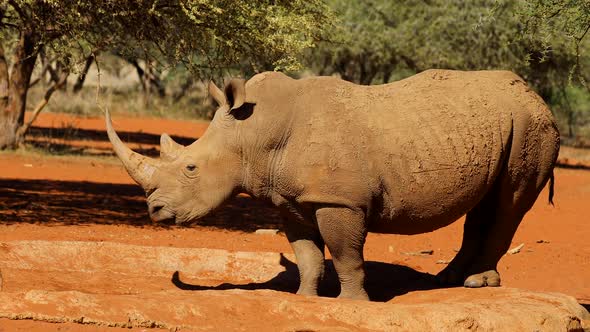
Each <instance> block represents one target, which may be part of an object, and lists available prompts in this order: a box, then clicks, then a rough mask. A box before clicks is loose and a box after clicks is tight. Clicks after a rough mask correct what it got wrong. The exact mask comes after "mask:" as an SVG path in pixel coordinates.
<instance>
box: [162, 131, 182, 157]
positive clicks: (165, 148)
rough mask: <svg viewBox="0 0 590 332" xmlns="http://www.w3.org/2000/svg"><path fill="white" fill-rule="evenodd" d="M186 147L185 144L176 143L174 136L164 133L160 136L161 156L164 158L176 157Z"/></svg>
mask: <svg viewBox="0 0 590 332" xmlns="http://www.w3.org/2000/svg"><path fill="white" fill-rule="evenodd" d="M182 148H184V146H183V145H181V144H178V143H176V142H175V141H174V140H173V139H172V137H170V136H169V135H168V134H166V133H164V134H162V136H160V157H161V158H164V159H176V158H177V157H178V155H179V153H180V151H182Z"/></svg>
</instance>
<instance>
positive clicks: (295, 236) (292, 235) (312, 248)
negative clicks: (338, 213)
mask: <svg viewBox="0 0 590 332" xmlns="http://www.w3.org/2000/svg"><path fill="white" fill-rule="evenodd" d="M285 233H286V235H287V239H288V240H289V243H290V244H291V247H292V248H293V251H294V252H295V257H296V258H297V268H298V269H299V280H300V282H299V289H298V290H297V294H300V295H312V296H314V295H318V285H319V283H320V280H321V279H322V278H323V276H324V241H323V240H322V237H321V235H320V232H319V231H318V230H317V229H314V228H312V227H309V226H306V225H303V224H301V223H298V222H296V221H290V222H287V224H286V230H285Z"/></svg>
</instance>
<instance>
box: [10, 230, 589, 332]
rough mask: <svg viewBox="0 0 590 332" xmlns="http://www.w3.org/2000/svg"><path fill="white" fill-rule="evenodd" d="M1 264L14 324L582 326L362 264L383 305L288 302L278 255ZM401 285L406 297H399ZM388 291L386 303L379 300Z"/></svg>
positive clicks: (503, 296) (166, 253)
mask: <svg viewBox="0 0 590 332" xmlns="http://www.w3.org/2000/svg"><path fill="white" fill-rule="evenodd" d="M0 261H2V262H3V264H4V267H3V272H4V276H5V285H6V287H5V289H4V291H3V292H2V293H0V318H10V319H17V320H22V319H35V320H42V321H50V322H56V323H83V324H87V325H88V324H89V325H97V326H105V327H144V328H165V329H171V330H199V331H217V330H219V329H224V330H232V331H237V330H242V331H249V330H252V329H259V328H263V329H264V330H275V331H276V330H279V331H296V330H299V331H303V330H305V331H318V330H324V331H333V330H341V331H350V330H391V329H401V330H416V331H418V330H420V331H423V330H432V331H435V330H455V329H465V328H467V329H469V328H478V329H483V330H492V329H503V330H521V331H522V330H536V329H547V330H567V331H570V330H571V331H575V330H576V329H580V328H581V327H582V326H583V325H587V324H588V323H589V322H588V319H590V314H588V313H587V312H586V311H585V309H583V308H582V307H581V306H579V305H578V304H577V303H576V301H575V299H573V298H571V297H567V296H563V295H556V294H544V293H535V292H529V291H522V290H517V289H513V288H500V289H477V290H467V289H463V288H456V289H435V288H436V285H435V284H434V283H433V280H432V279H431V278H430V276H429V275H427V274H422V273H419V272H417V271H415V270H412V269H410V268H407V267H403V266H395V265H389V264H383V263H377V262H369V263H368V264H367V268H368V272H369V273H371V275H373V278H372V280H369V285H370V286H371V287H369V288H368V291H369V293H370V294H371V295H372V297H373V298H376V299H377V300H381V301H387V303H377V302H373V303H367V302H362V301H346V300H335V299H327V298H317V297H303V296H295V295H292V294H287V293H285V290H292V286H293V285H296V282H297V275H298V274H297V270H296V268H295V266H294V263H293V262H292V261H293V257H292V255H284V254H278V253H260V252H259V253H252V252H239V251H238V252H229V251H226V250H220V249H203V248H170V247H154V246H137V245H128V244H120V243H112V242H74V241H11V242H0ZM328 275H329V277H328V280H330V279H331V280H332V281H331V282H328V283H329V285H327V286H328V287H324V288H329V289H332V290H334V291H335V290H336V288H335V287H333V286H336V285H335V282H334V281H335V273H334V270H333V269H332V268H329V269H328ZM402 275H406V280H401V279H400V276H402ZM41 278H43V279H44V280H51V281H52V283H46V282H43V281H41V280H39V279H41ZM393 280H395V281H396V282H395V284H393V283H392V282H391V281H393ZM42 285H44V286H45V287H42ZM103 285H104V286H103ZM109 285H110V287H109ZM408 286H409V287H410V288H411V289H412V290H413V291H412V292H406V291H407V290H408V289H403V287H408ZM98 289H109V291H108V292H104V291H102V290H101V291H98V292H97V290H98ZM384 290H385V294H386V295H387V296H386V297H384V298H379V297H380V296H383V295H384ZM419 290H428V291H422V292H421V291H419ZM191 291H192V292H191ZM393 296H395V297H393ZM525 312H526V316H523V315H522V313H525ZM426 313H427V314H426ZM270 322H272V324H270Z"/></svg>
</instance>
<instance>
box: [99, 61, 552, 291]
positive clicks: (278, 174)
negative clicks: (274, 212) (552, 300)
mask: <svg viewBox="0 0 590 332" xmlns="http://www.w3.org/2000/svg"><path fill="white" fill-rule="evenodd" d="M210 94H211V96H212V97H213V98H214V99H215V100H216V101H217V102H218V103H219V105H220V106H219V109H218V110H217V112H216V114H215V117H214V119H213V121H212V122H211V125H210V126H209V128H208V130H207V132H206V133H205V134H204V135H203V137H201V138H200V139H199V140H198V141H196V142H195V143H193V144H191V145H190V146H187V147H184V146H181V145H179V144H177V143H175V142H173V141H172V140H171V139H170V137H169V136H168V135H166V134H163V135H162V138H161V145H162V146H161V158H160V159H158V160H156V159H150V158H146V157H143V156H141V155H139V154H137V153H135V152H132V151H131V150H129V149H128V148H127V147H126V146H125V145H124V144H123V143H121V141H120V140H119V138H118V137H117V135H116V133H115V131H114V130H113V128H112V124H111V120H110V117H109V115H108V113H107V127H108V133H109V138H110V140H111V142H112V143H113V145H114V148H115V151H116V153H117V155H118V156H119V158H120V159H121V160H122V162H123V163H124V165H125V167H126V168H127V170H128V172H129V174H130V175H131V176H132V177H133V178H134V179H135V181H136V182H138V183H139V184H140V185H141V186H142V187H143V188H144V189H145V190H146V193H147V195H148V198H147V202H148V206H149V213H150V215H151V218H152V219H153V220H154V221H161V220H165V219H170V218H174V219H175V220H176V222H177V223H183V222H188V221H191V220H195V219H198V218H200V217H202V216H204V215H206V214H208V213H209V212H210V211H212V210H214V209H215V208H217V207H218V206H220V205H221V204H222V203H223V202H224V201H226V200H227V199H228V198H230V197H232V196H233V195H235V194H236V193H239V192H245V193H248V194H250V195H252V196H253V197H257V198H262V199H267V200H270V201H271V202H272V203H274V204H275V205H276V206H277V207H279V208H280V209H281V210H282V211H283V212H284V213H285V215H287V216H288V222H287V223H286V225H285V232H286V235H287V238H288V240H289V242H290V243H291V245H292V247H293V250H294V252H295V254H296V257H297V263H298V267H299V271H300V275H301V284H300V286H299V290H298V292H297V293H298V294H305V295H317V287H318V282H319V280H320V279H321V278H322V275H323V272H324V246H325V245H327V247H328V249H329V250H330V253H331V255H332V257H333V260H334V266H335V268H336V270H337V273H338V276H339V279H340V283H341V293H340V297H344V298H354V299H368V296H367V293H366V292H365V289H364V280H365V272H364V268H363V264H364V261H363V245H364V242H365V238H366V235H367V232H369V231H371V232H381V233H394V234H418V233H425V232H431V231H433V230H436V229H438V228H440V227H444V226H446V225H448V224H450V223H452V222H453V221H455V220H457V219H458V218H459V217H461V216H462V215H465V214H467V218H466V222H465V229H464V236H463V243H462V246H461V249H460V251H459V253H458V254H457V256H456V257H455V258H454V260H453V261H452V262H451V263H450V264H449V265H448V266H447V267H446V268H445V269H444V270H443V271H441V272H440V273H439V275H438V276H437V277H438V279H439V280H440V281H441V282H444V283H463V284H464V285H465V286H467V287H483V286H498V285H499V284H500V277H499V275H498V273H497V271H496V266H497V263H498V261H499V259H500V258H501V257H502V255H503V254H504V253H505V252H506V250H507V249H508V247H509V245H510V242H511V240H512V237H513V235H514V233H515V231H516V228H517V227H518V225H519V223H520V221H521V220H522V218H523V216H524V214H525V213H526V212H527V211H528V210H529V209H530V208H531V207H532V205H533V203H534V202H535V200H536V198H537V196H538V195H539V193H540V191H541V190H542V188H543V187H544V186H545V184H546V183H547V181H548V180H549V178H551V179H552V171H553V166H554V164H555V160H556V158H557V153H558V149H559V134H558V131H557V129H556V125H555V123H554V120H553V118H552V116H551V113H550V112H549V110H548V109H547V107H546V105H545V104H544V103H543V101H542V100H541V99H540V98H539V97H538V96H537V95H536V94H535V93H534V92H532V91H530V89H529V88H528V87H527V86H526V84H525V83H524V82H523V81H522V80H521V79H520V78H519V77H518V76H516V75H514V74H512V73H510V72H491V71H486V72H459V71H443V70H429V71H426V72H423V73H420V74H418V75H415V76H413V77H410V78H408V79H404V80H402V81H399V82H395V83H391V84H387V85H380V86H371V87H366V86H358V85H354V84H352V83H348V82H345V81H342V80H340V79H337V78H331V77H313V78H305V79H300V80H294V79H291V78H288V77H287V76H284V75H282V74H279V73H263V74H259V75H256V76H254V77H253V78H252V79H250V80H249V81H248V82H245V81H244V80H232V81H231V82H230V83H229V84H228V85H227V86H226V88H225V91H224V92H222V91H221V90H220V89H218V88H217V87H216V86H215V85H214V84H210ZM551 184H552V183H551Z"/></svg>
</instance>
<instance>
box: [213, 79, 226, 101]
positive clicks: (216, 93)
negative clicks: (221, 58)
mask: <svg viewBox="0 0 590 332" xmlns="http://www.w3.org/2000/svg"><path fill="white" fill-rule="evenodd" d="M209 95H211V97H213V99H215V101H216V102H217V104H218V105H219V106H221V105H225V104H227V98H225V95H224V94H223V91H221V89H220V88H218V87H217V85H215V83H213V81H210V82H209Z"/></svg>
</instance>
